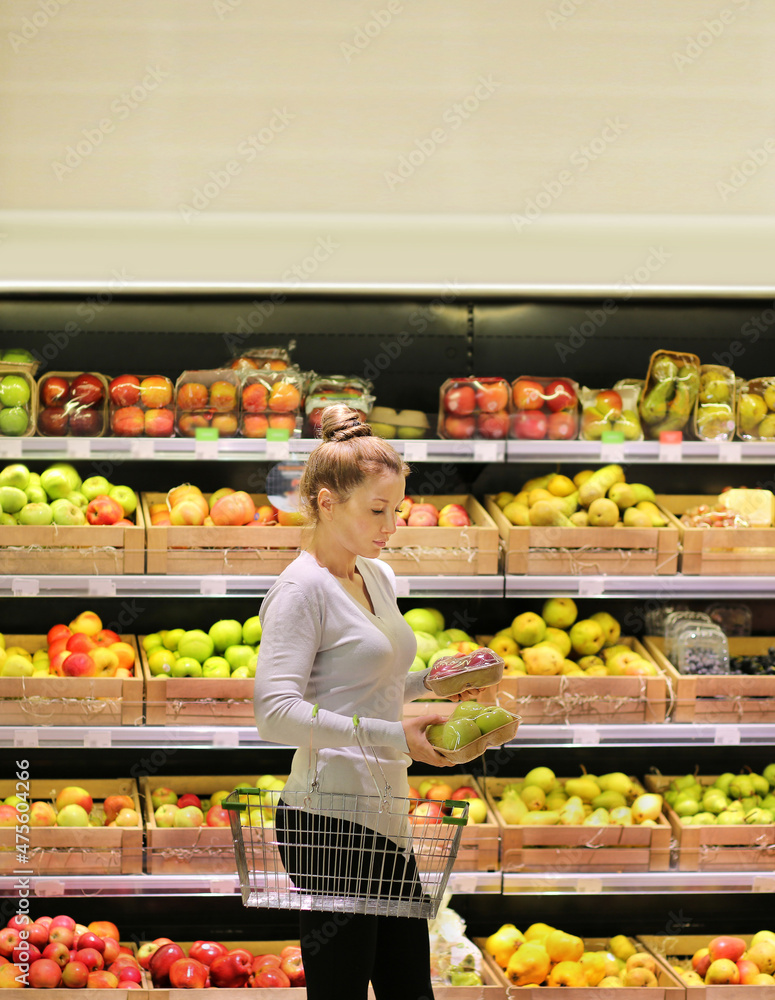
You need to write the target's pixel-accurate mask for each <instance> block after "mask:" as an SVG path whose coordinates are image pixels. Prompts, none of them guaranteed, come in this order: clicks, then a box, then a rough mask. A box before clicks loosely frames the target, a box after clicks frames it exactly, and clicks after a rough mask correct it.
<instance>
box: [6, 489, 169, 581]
mask: <svg viewBox="0 0 775 1000" xmlns="http://www.w3.org/2000/svg"><path fill="white" fill-rule="evenodd" d="M145 524H146V522H145V519H144V516H143V511H142V510H141V508H140V504H138V505H137V511H136V512H135V524H133V525H132V526H131V527H130V526H127V525H120V524H104V525H94V524H77V525H76V524H73V525H57V524H40V525H36V524H3V525H0V549H1V550H2V553H3V558H2V570H3V573H4V574H6V575H9V576H10V575H13V574H17V573H18V574H46V575H47V574H57V575H62V574H70V575H73V576H89V575H102V574H106V575H116V576H119V575H124V574H127V573H144V572H145ZM149 572H150V570H149Z"/></svg>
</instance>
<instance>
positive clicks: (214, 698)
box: [138, 635, 256, 726]
mask: <svg viewBox="0 0 775 1000" xmlns="http://www.w3.org/2000/svg"><path fill="white" fill-rule="evenodd" d="M138 638H139V640H140V660H141V664H142V671H143V679H144V681H145V722H146V725H148V726H254V725H255V724H256V722H255V715H254V714H253V693H254V689H255V681H254V679H253V678H252V677H235V678H232V677H223V678H220V677H167V676H164V677H161V678H158V677H154V676H153V674H152V673H151V671H150V669H149V668H148V656H147V654H146V652H145V650H144V649H143V648H142V641H143V639H144V638H145V636H142V635H141V636H139V637H138Z"/></svg>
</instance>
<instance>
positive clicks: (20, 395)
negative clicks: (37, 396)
mask: <svg viewBox="0 0 775 1000" xmlns="http://www.w3.org/2000/svg"><path fill="white" fill-rule="evenodd" d="M30 395H31V391H30V383H29V382H28V381H27V379H25V378H22V377H21V375H6V376H5V377H4V378H3V380H2V381H1V382H0V406H26V404H27V403H29V401H30Z"/></svg>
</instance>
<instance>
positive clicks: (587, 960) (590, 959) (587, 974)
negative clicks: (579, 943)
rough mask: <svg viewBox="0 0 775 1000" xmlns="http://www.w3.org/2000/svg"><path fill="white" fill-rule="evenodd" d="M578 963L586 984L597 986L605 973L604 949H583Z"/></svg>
mask: <svg viewBox="0 0 775 1000" xmlns="http://www.w3.org/2000/svg"><path fill="white" fill-rule="evenodd" d="M579 965H580V966H581V968H582V971H583V973H584V978H585V979H586V981H587V986H597V985H598V983H599V982H600V980H601V979H604V978H605V975H606V971H607V970H606V957H605V952H604V951H585V952H584V954H583V955H582V956H581V958H580V959H579Z"/></svg>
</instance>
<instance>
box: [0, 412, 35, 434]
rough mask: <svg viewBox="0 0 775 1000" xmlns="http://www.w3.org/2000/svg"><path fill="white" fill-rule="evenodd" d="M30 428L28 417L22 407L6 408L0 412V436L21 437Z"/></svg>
mask: <svg viewBox="0 0 775 1000" xmlns="http://www.w3.org/2000/svg"><path fill="white" fill-rule="evenodd" d="M29 426H30V417H29V414H28V413H27V411H26V410H25V409H24V407H23V406H6V407H4V408H3V409H2V410H0V434H3V435H4V436H5V437H21V436H22V434H24V433H25V432H26V431H27V428H28V427H29Z"/></svg>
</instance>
